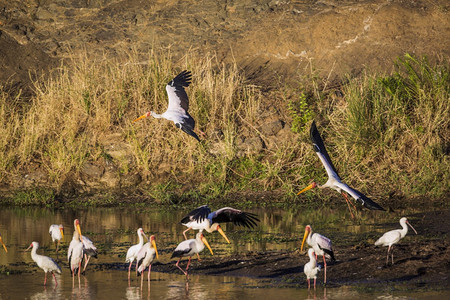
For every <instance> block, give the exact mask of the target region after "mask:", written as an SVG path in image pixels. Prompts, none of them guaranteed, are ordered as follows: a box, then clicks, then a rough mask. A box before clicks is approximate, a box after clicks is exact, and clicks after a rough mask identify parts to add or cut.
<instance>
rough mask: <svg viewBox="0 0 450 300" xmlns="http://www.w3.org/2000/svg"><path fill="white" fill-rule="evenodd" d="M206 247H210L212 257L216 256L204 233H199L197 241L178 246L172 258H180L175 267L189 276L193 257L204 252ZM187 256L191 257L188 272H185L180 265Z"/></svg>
mask: <svg viewBox="0 0 450 300" xmlns="http://www.w3.org/2000/svg"><path fill="white" fill-rule="evenodd" d="M205 245H206V247H208V249H209V251H210V252H211V255H214V253H213V251H212V249H211V247H210V246H209V244H208V241H207V240H206V239H205V237H204V236H203V233H201V232H198V233H197V235H196V238H195V239H190V240H185V241H182V242H181V243H180V244H178V246H177V247H176V248H175V250H174V251H173V253H172V256H171V257H170V258H173V257H179V259H178V261H177V263H176V264H175V266H177V268H178V269H180V270H181V272H183V273H184V275H186V276H188V269H189V264H190V263H191V257H192V255H194V254H198V253H200V252H202V251H203V249H204V248H205ZM185 256H189V261H188V263H187V266H186V270H183V269H182V268H181V267H180V266H179V265H178V264H179V263H180V260H181V258H183V257H185Z"/></svg>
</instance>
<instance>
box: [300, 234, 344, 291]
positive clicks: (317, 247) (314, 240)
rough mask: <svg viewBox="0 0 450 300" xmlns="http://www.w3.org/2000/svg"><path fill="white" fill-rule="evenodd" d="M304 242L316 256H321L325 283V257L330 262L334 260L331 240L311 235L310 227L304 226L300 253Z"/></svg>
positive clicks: (318, 235)
mask: <svg viewBox="0 0 450 300" xmlns="http://www.w3.org/2000/svg"><path fill="white" fill-rule="evenodd" d="M305 241H306V243H307V244H308V245H310V246H311V247H312V249H313V250H314V253H315V255H316V258H317V255H321V256H322V257H323V265H324V268H325V272H324V273H325V274H324V283H327V261H326V259H325V256H328V257H330V258H331V260H333V261H334V260H336V259H335V258H334V252H333V245H332V243H331V240H330V239H329V238H327V237H325V236H323V235H321V234H318V233H313V232H312V228H311V226H310V225H306V227H305V235H304V236H303V241H302V246H301V248H300V251H303V246H304V245H305Z"/></svg>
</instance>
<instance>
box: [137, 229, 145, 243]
mask: <svg viewBox="0 0 450 300" xmlns="http://www.w3.org/2000/svg"><path fill="white" fill-rule="evenodd" d="M138 237H139V245H141V246H142V245H144V237H143V236H142V232H140V231H139V234H138Z"/></svg>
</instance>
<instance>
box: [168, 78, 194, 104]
mask: <svg viewBox="0 0 450 300" xmlns="http://www.w3.org/2000/svg"><path fill="white" fill-rule="evenodd" d="M191 76H192V75H191V72H190V71H186V70H184V71H183V72H181V73H180V74H178V75H177V76H176V77H175V78H174V79H172V80H171V81H170V82H169V83H168V84H167V85H166V91H167V96H169V106H168V108H167V110H168V111H180V110H183V111H184V113H187V111H188V109H189V99H188V96H187V94H186V91H185V90H184V88H185V87H188V86H189V84H191Z"/></svg>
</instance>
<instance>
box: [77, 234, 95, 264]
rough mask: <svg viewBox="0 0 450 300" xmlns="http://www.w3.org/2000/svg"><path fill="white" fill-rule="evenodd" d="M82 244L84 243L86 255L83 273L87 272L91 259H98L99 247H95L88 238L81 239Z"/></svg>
mask: <svg viewBox="0 0 450 300" xmlns="http://www.w3.org/2000/svg"><path fill="white" fill-rule="evenodd" d="M81 242H82V243H83V254H84V261H85V263H84V267H83V272H84V271H86V267H87V265H88V263H89V260H90V259H91V257H95V258H97V254H98V253H97V247H95V245H94V243H93V242H92V241H91V240H90V239H89V238H88V237H86V236H84V235H83V236H82V237H81Z"/></svg>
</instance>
